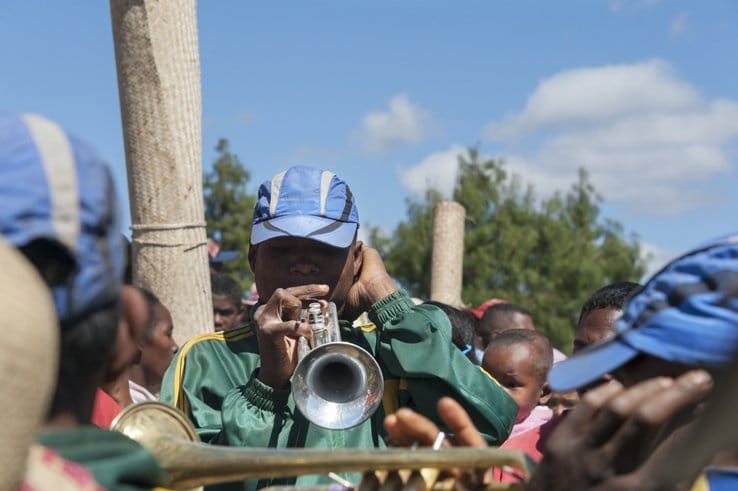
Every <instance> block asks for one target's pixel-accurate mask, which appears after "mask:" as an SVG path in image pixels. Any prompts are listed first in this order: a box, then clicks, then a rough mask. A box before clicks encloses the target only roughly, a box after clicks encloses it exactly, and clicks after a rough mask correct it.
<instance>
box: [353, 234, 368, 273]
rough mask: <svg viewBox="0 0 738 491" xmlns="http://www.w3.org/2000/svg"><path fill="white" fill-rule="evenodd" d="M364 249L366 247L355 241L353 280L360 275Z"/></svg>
mask: <svg viewBox="0 0 738 491" xmlns="http://www.w3.org/2000/svg"><path fill="white" fill-rule="evenodd" d="M364 247H366V246H365V245H364V243H363V242H362V241H360V240H357V241H356V244H355V245H354V257H353V263H354V279H357V278H358V277H359V274H360V273H361V266H362V264H364Z"/></svg>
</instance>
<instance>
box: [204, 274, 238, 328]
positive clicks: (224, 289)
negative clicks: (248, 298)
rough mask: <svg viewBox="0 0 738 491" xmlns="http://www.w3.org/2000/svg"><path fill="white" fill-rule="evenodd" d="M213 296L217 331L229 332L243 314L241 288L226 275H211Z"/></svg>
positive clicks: (214, 319) (214, 320)
mask: <svg viewBox="0 0 738 491" xmlns="http://www.w3.org/2000/svg"><path fill="white" fill-rule="evenodd" d="M210 289H211V290H212V294H213V322H214V324H215V325H214V327H215V330H216V331H227V330H228V329H231V328H232V327H236V326H237V325H238V324H239V322H240V321H241V320H242V319H241V314H242V313H243V304H242V302H241V286H240V285H239V284H238V282H237V281H236V280H234V279H233V278H231V277H230V276H228V275H227V274H225V273H213V274H211V275H210Z"/></svg>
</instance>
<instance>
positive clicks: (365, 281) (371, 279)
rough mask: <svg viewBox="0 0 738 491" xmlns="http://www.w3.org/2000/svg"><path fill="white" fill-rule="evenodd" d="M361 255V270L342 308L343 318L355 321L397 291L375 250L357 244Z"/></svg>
mask: <svg viewBox="0 0 738 491" xmlns="http://www.w3.org/2000/svg"><path fill="white" fill-rule="evenodd" d="M356 247H358V248H359V252H360V254H361V258H362V261H361V269H360V270H359V274H358V276H357V277H356V278H355V280H354V284H353V285H351V289H350V290H349V292H348V297H347V299H346V305H345V307H344V317H345V318H347V319H355V318H356V317H358V316H359V315H360V314H361V313H362V312H366V311H367V310H369V309H370V308H371V306H372V305H374V304H375V303H377V302H379V301H380V300H382V299H383V298H384V297H386V296H387V295H390V294H392V293H394V292H396V291H397V285H396V284H395V282H394V281H393V280H392V277H391V276H390V275H389V274H388V273H387V270H386V269H385V267H384V261H382V257H381V256H380V255H379V252H377V250H376V249H373V248H371V247H367V246H366V245H364V244H363V243H362V242H357V245H356Z"/></svg>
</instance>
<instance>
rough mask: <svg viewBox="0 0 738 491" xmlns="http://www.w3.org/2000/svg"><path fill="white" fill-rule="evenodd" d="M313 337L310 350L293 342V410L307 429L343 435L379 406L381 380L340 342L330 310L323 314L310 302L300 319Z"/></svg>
mask: <svg viewBox="0 0 738 491" xmlns="http://www.w3.org/2000/svg"><path fill="white" fill-rule="evenodd" d="M303 316H304V317H305V318H307V322H308V324H309V325H310V327H311V329H312V331H313V346H312V349H311V348H310V346H309V345H308V342H307V340H306V339H305V338H300V339H299V340H298V363H297V367H296V368H295V371H294V373H293V375H292V397H293V399H294V400H295V405H296V406H297V408H298V409H299V410H300V412H302V414H303V415H305V417H306V418H307V419H308V421H310V422H311V423H313V424H315V425H317V426H320V427H322V428H326V429H329V430H343V429H347V428H352V427H354V426H358V425H360V424H361V423H363V422H364V421H365V420H366V419H367V418H369V417H371V415H372V414H374V412H375V411H376V410H377V407H379V404H380V403H381V402H382V395H383V391H384V379H383V377H382V371H381V369H380V368H379V364H378V363H377V361H376V360H375V359H374V357H373V356H372V355H371V354H369V353H368V352H367V351H366V350H364V349H363V348H361V347H359V346H356V345H354V344H351V343H346V342H343V341H341V332H340V328H339V324H338V316H337V313H336V305H335V304H334V303H333V302H329V303H328V305H327V309H326V310H325V311H324V310H323V306H322V305H321V304H320V303H319V302H311V303H310V304H309V305H308V308H307V310H306V311H305V312H304V313H303Z"/></svg>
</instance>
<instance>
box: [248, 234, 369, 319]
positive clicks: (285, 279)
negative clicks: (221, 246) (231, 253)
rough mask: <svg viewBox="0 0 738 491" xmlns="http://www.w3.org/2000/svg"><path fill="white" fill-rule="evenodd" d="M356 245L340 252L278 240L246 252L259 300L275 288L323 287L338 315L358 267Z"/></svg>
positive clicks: (303, 241) (311, 242)
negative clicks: (319, 285) (326, 290)
mask: <svg viewBox="0 0 738 491" xmlns="http://www.w3.org/2000/svg"><path fill="white" fill-rule="evenodd" d="M359 250H360V249H359V247H358V244H352V245H351V246H349V247H347V248H344V249H341V248H337V247H331V246H329V245H326V244H323V243H322V242H318V241H315V240H310V239H303V238H298V237H278V238H275V239H270V240H267V241H265V242H262V243H261V244H258V245H256V246H252V247H251V250H250V251H249V262H250V263H251V269H252V270H253V271H254V277H255V278H256V289H257V291H258V292H259V297H261V298H262V299H264V300H265V301H266V300H267V299H269V298H271V296H272V294H273V293H274V290H276V289H277V288H289V287H293V286H301V285H311V284H323V285H328V286H329V287H330V292H329V294H328V298H327V299H328V300H330V301H332V302H335V304H336V308H337V309H338V312H339V313H340V312H341V311H342V309H343V306H344V304H345V303H346V298H347V297H348V292H349V290H350V288H351V285H352V284H353V283H354V279H355V277H356V275H357V274H358V272H359V269H360V267H361V255H360V253H358V251H359Z"/></svg>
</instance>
